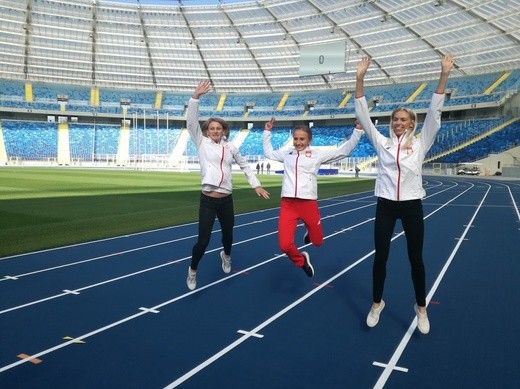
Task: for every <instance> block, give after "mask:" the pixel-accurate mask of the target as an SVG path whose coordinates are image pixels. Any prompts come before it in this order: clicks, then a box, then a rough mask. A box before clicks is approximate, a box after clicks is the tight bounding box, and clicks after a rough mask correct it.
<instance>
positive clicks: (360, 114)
mask: <svg viewBox="0 0 520 389" xmlns="http://www.w3.org/2000/svg"><path fill="white" fill-rule="evenodd" d="M354 106H355V108H356V117H357V119H358V120H359V122H360V123H361V126H362V127H363V130H365V134H367V137H368V139H369V140H370V143H372V146H374V149H376V152H377V147H376V146H377V145H378V144H379V143H382V142H383V141H384V139H385V137H384V135H382V134H381V133H380V132H379V131H377V128H376V126H374V123H372V120H371V119H370V113H369V112H368V104H367V100H366V99H365V96H363V97H358V98H356V99H355V101H354Z"/></svg>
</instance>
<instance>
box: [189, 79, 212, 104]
mask: <svg viewBox="0 0 520 389" xmlns="http://www.w3.org/2000/svg"><path fill="white" fill-rule="evenodd" d="M210 88H211V81H209V80H203V81H201V82H199V85H197V87H196V88H195V91H194V92H193V95H192V96H191V97H193V98H194V99H197V100H198V99H199V98H200V96H202V95H204V94H206V93H208V92H209V90H210Z"/></svg>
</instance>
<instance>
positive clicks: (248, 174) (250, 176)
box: [227, 143, 262, 188]
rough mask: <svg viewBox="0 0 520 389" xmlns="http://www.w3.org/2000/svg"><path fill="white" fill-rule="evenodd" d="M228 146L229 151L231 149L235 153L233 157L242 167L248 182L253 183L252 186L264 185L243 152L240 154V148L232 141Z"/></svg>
mask: <svg viewBox="0 0 520 389" xmlns="http://www.w3.org/2000/svg"><path fill="white" fill-rule="evenodd" d="M227 147H229V151H231V154H233V159H234V160H235V162H236V163H237V164H238V166H240V169H241V170H242V171H243V172H244V174H245V175H246V178H247V182H248V183H249V185H251V188H258V187H259V186H262V184H261V183H260V181H259V180H258V178H256V175H255V173H254V172H253V169H251V167H249V164H248V163H247V160H246V159H245V158H244V157H243V156H242V154H240V152H239V151H238V149H237V148H236V147H235V146H233V145H232V144H231V143H227Z"/></svg>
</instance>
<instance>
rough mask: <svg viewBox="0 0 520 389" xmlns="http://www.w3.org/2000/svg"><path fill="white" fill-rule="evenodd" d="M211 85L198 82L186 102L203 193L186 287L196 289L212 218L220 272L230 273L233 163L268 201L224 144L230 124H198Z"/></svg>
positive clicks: (213, 121) (236, 155) (233, 151)
mask: <svg viewBox="0 0 520 389" xmlns="http://www.w3.org/2000/svg"><path fill="white" fill-rule="evenodd" d="M210 86H211V83H210V82H209V81H201V82H200V83H199V85H198V86H197V87H196V88H195V91H194V92H193V95H192V97H191V99H190V100H189V102H188V113H187V126H188V131H189V134H190V137H191V139H192V140H193V143H195V146H196V148H197V154H198V156H199V161H200V173H201V176H202V193H201V194H200V203H199V234H198V238H197V242H196V243H195V245H194V246H193V249H192V256H191V264H190V266H189V267H188V278H187V280H186V283H187V285H188V288H189V289H191V290H193V289H195V288H196V286H197V280H196V275H197V268H198V265H199V262H200V259H201V258H202V256H203V255H204V253H205V251H206V248H207V246H208V244H209V241H210V237H211V230H212V228H213V224H214V222H215V216H216V217H217V218H218V220H219V222H220V227H221V230H222V245H223V246H224V247H223V248H224V249H223V250H222V251H221V252H220V258H221V260H222V270H223V271H224V273H229V272H230V271H231V246H232V244H233V227H234V224H235V215H234V209H233V197H232V194H231V192H232V188H233V186H232V164H233V161H234V162H236V163H237V164H238V165H239V166H240V168H241V169H242V171H243V172H244V173H245V175H246V177H247V181H248V182H249V185H251V187H252V188H254V190H255V192H256V194H257V195H258V196H262V197H263V198H265V199H269V192H267V191H266V190H265V189H264V188H262V186H261V184H260V181H258V179H257V178H256V176H255V174H254V172H253V170H251V168H250V167H249V165H248V163H247V161H246V160H245V158H243V157H242V156H241V155H240V153H239V152H238V150H237V148H236V147H235V146H233V145H232V144H231V143H229V142H228V141H227V137H228V136H229V125H228V123H227V122H225V121H224V120H222V119H220V118H209V119H208V120H206V122H205V123H204V124H203V125H202V128H201V127H200V124H199V99H200V97H201V96H202V95H204V94H206V93H208V91H209V89H210Z"/></svg>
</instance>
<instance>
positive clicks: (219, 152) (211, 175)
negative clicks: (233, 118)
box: [186, 98, 261, 194]
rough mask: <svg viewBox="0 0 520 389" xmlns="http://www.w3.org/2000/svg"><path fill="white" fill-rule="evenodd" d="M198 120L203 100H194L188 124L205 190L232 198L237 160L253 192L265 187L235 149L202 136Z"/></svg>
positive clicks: (190, 108)
mask: <svg viewBox="0 0 520 389" xmlns="http://www.w3.org/2000/svg"><path fill="white" fill-rule="evenodd" d="M198 117H199V100H197V99H193V98H190V100H189V102H188V114H187V118H186V122H187V126H188V132H189V133H190V137H191V139H192V140H193V143H195V147H196V148H197V154H198V155H199V162H200V174H201V178H202V190H203V191H215V192H221V193H228V194H231V192H232V190H233V181H232V164H233V160H234V161H235V162H236V163H237V164H238V166H240V169H242V171H243V172H244V173H245V175H246V177H247V182H249V185H251V187H252V188H257V187H259V186H261V184H260V181H258V179H257V178H256V176H255V174H254V172H253V170H252V169H251V168H250V167H249V165H248V163H247V161H246V159H245V158H244V157H242V155H240V153H239V152H238V149H237V148H236V147H235V146H233V145H232V144H231V143H230V142H228V141H226V140H224V139H222V140H221V141H220V142H219V143H215V142H213V141H212V140H211V139H209V138H208V137H206V136H204V135H202V131H201V127H200V124H199V120H198Z"/></svg>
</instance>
